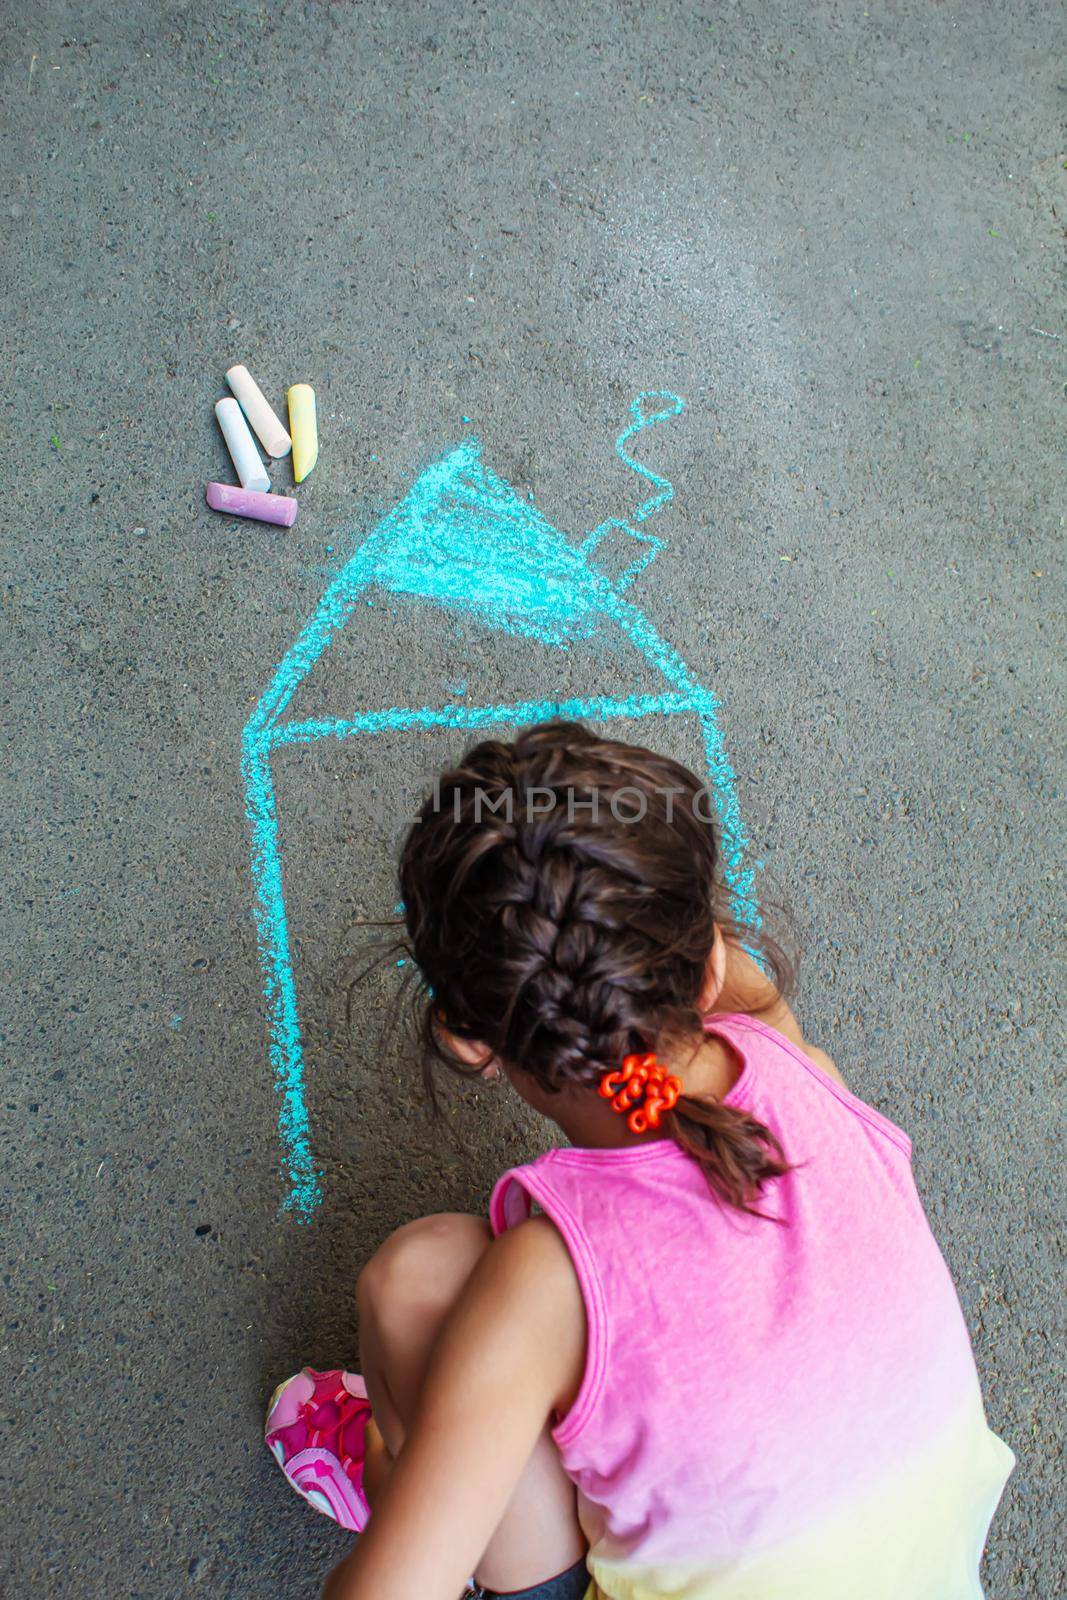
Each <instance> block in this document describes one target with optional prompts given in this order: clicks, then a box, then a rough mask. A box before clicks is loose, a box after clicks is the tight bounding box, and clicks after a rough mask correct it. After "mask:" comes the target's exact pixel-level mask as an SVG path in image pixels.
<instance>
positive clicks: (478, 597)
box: [242, 391, 759, 1221]
mask: <svg viewBox="0 0 1067 1600" xmlns="http://www.w3.org/2000/svg"><path fill="white" fill-rule="evenodd" d="M657 405H658V409H649V408H650V407H656V406H657ZM683 408H684V402H683V401H682V400H680V399H679V398H678V396H676V395H672V394H668V393H663V392H655V391H652V392H648V391H646V392H644V393H642V394H640V395H638V396H637V397H636V398H635V399H634V400H633V401H632V402H631V407H630V410H631V413H632V415H633V417H634V421H633V423H632V424H631V425H630V426H629V427H628V428H627V429H626V430H625V431H624V432H623V433H622V434H620V436H619V438H618V439H617V441H616V445H615V448H616V451H617V452H618V454H619V455H620V457H621V458H622V460H623V461H624V462H625V463H626V464H627V465H628V466H630V467H632V468H633V470H634V471H635V472H637V473H639V474H641V475H642V476H643V477H644V478H646V479H647V480H648V481H649V482H650V483H651V484H652V485H653V486H654V489H655V492H654V493H653V494H652V496H651V497H650V498H649V499H647V500H646V501H644V503H643V504H642V505H640V506H639V507H638V508H637V509H636V511H635V512H634V513H633V517H632V520H630V521H627V520H622V519H618V518H610V519H608V520H607V521H605V522H602V523H600V524H599V525H598V526H597V527H596V528H594V529H593V531H592V532H590V533H588V534H587V535H586V536H585V538H584V539H583V540H581V541H580V542H572V540H570V539H569V538H567V537H566V536H565V535H564V534H562V533H561V532H559V531H558V530H557V529H556V528H554V527H553V526H552V525H551V523H549V522H548V521H547V520H546V519H545V518H544V517H543V516H542V515H541V514H540V512H539V511H538V510H537V509H536V507H535V506H533V505H531V504H530V503H529V502H528V501H526V500H524V499H522V498H521V497H520V495H519V494H518V493H517V492H516V491H515V490H514V489H513V488H511V487H510V486H509V485H508V484H507V483H505V482H504V481H502V480H501V479H500V478H498V477H497V476H496V475H495V474H494V473H493V472H492V471H490V469H489V468H488V467H486V466H485V464H484V463H483V461H482V459H481V447H480V445H479V443H478V441H477V439H475V438H467V439H465V440H464V441H463V442H462V443H461V444H459V445H457V446H456V447H455V448H454V449H452V450H450V451H448V452H447V453H446V454H445V455H443V456H442V457H440V458H439V459H438V460H436V461H434V462H433V463H432V464H431V465H429V466H428V467H426V469H425V470H424V471H423V472H422V473H421V474H420V475H419V476H418V478H417V479H416V480H415V482H414V483H413V485H412V487H411V489H410V491H409V492H408V494H407V495H406V496H405V497H404V499H403V500H402V501H401V502H400V503H399V504H398V505H396V506H395V507H394V509H393V510H392V511H390V512H389V513H388V514H387V515H386V516H385V517H383V519H382V520H381V521H380V522H379V523H378V525H377V526H376V527H375V528H374V530H373V532H371V534H370V535H369V537H367V538H366V539H365V540H364V542H363V543H362V544H361V545H360V546H359V547H358V548H357V549H356V551H355V553H354V554H353V555H352V557H351V558H350V559H349V560H348V561H347V563H346V564H345V565H344V567H342V569H341V570H340V571H339V572H338V573H337V575H336V577H334V579H333V580H332V582H331V583H330V584H329V586H328V588H327V589H326V591H325V593H324V594H323V596H322V599H321V600H320V602H319V604H318V607H317V609H316V610H315V612H314V614H313V616H312V617H311V618H310V619H309V620H308V622H307V623H306V624H305V626H304V628H303V629H302V630H301V632H300V634H299V635H298V637H297V639H296V641H295V642H294V644H293V645H292V647H291V648H290V650H289V651H288V652H287V654H286V655H285V657H284V658H283V660H282V661H281V662H280V663H279V665H278V666H277V668H276V669H275V671H274V673H273V675H272V677H271V680H270V684H269V686H268V688H267V689H266V691H265V693H264V694H263V696H262V697H261V699H260V701H259V703H258V705H257V706H256V708H255V710H254V712H253V713H252V716H251V717H250V718H249V720H248V723H247V725H246V727H245V730H244V736H243V750H242V771H243V776H244V782H245V791H246V802H247V811H248V817H249V821H250V824H251V830H252V875H253V880H254V885H255V896H256V898H255V917H256V923H257V930H258V937H259V950H260V958H261V962H262V968H263V975H264V991H265V997H266V1002H267V1008H268V1019H269V1028H270V1056H271V1063H272V1067H273V1071H274V1075H275V1083H276V1087H277V1090H278V1092H279V1095H280V1097H281V1106H280V1114H279V1131H280V1135H281V1140H282V1145H283V1151H284V1161H285V1167H286V1175H287V1180H288V1194H287V1197H286V1200H285V1207H286V1209H288V1210H290V1211H291V1212H293V1213H294V1214H295V1216H296V1217H297V1218H298V1219H299V1220H302V1221H306V1220H308V1219H309V1218H310V1217H311V1216H312V1214H313V1213H314V1211H315V1209H316V1208H317V1206H318V1205H319V1203H320V1201H321V1198H322V1189H321V1173H320V1172H319V1171H318V1170H317V1169H316V1167H315V1164H314V1159H313V1153H312V1141H311V1129H310V1123H309V1117H308V1112H307V1106H306V1102H305V1082H304V1079H305V1069H304V1051H303V1045H302V1037H301V1023H300V1011H299V1005H298V998H297V986H296V978H295V974H294V968H293V960H292V950H291V944H290V934H289V924H288V915H287V910H286V900H285V890H284V885H283V873H282V859H281V853H280V846H279V828H278V812H277V804H276V795H275V788H274V782H273V777H272V772H271V757H272V754H273V752H274V751H276V750H278V749H279V748H280V747H282V746H285V745H309V744H312V743H313V742H315V741H317V740H323V739H326V740H344V739H349V738H352V737H354V736H357V735H363V736H367V735H371V736H373V735H374V734H380V733H383V732H386V731H403V730H405V729H417V728H435V727H436V728H455V729H462V730H466V731H469V732H476V731H478V730H483V729H485V730H489V729H494V730H498V731H499V730H500V729H501V728H504V729H506V728H509V727H512V728H513V727H516V726H520V725H523V724H529V723H532V722H538V721H541V720H543V719H544V718H546V717H551V716H557V715H558V716H565V717H574V718H582V719H585V720H595V721H609V722H610V720H611V719H613V718H615V719H618V718H626V719H633V718H643V717H653V716H674V715H685V716H687V717H689V718H694V717H695V718H696V719H697V721H698V723H699V727H700V735H701V740H702V745H703V751H704V756H705V760H706V766H707V777H708V785H709V789H710V790H711V792H712V793H713V794H714V796H715V804H716V807H717V811H718V820H719V826H720V830H721V838H722V844H723V860H724V873H725V878H726V882H727V884H728V886H729V889H730V894H731V899H732V908H733V911H734V914H735V915H736V917H737V919H738V921H739V922H740V923H741V924H743V925H748V926H751V927H758V926H759V915H758V912H757V909H756V905H755V901H754V898H753V892H752V885H753V878H754V873H755V868H754V867H753V866H751V865H748V864H747V863H746V850H747V843H748V841H747V840H746V838H745V836H744V831H743V828H742V824H741V818H740V813H739V808H738V802H737V795H736V789H735V782H734V774H733V771H732V769H731V767H730V763H729V760H728V759H727V756H726V753H725V750H724V746H723V740H722V736H721V733H720V731H719V726H718V721H717V711H718V702H717V701H716V699H715V697H714V696H713V695H712V694H711V693H710V691H709V690H708V689H706V688H705V687H704V686H703V685H702V684H701V683H700V682H699V681H698V680H697V678H696V677H695V676H694V674H693V673H692V672H691V671H690V669H689V668H688V667H687V666H686V664H685V662H684V661H683V660H682V659H681V657H680V656H679V654H678V653H677V651H676V650H675V649H673V648H672V646H671V645H669V644H668V643H667V642H666V641H665V640H664V639H663V638H662V637H661V636H660V634H659V633H657V631H656V629H655V628H654V627H653V626H652V624H651V623H650V622H649V620H648V618H647V617H646V616H645V615H644V613H643V612H642V611H641V610H639V609H638V607H637V606H635V605H634V604H633V603H632V602H631V601H630V599H629V598H628V597H627V590H628V588H629V586H630V584H631V582H632V580H633V579H634V577H635V576H636V575H637V573H638V572H640V571H641V570H642V569H643V568H644V567H645V566H647V565H648V563H649V562H650V561H651V560H652V559H653V557H654V556H655V554H656V552H657V550H658V549H660V548H661V547H662V541H661V540H659V539H656V538H655V537H654V536H653V535H652V534H651V533H649V532H648V531H647V530H646V529H645V528H643V526H642V524H643V523H645V522H646V521H647V519H648V518H649V517H650V516H651V515H652V513H653V512H654V511H656V510H657V509H658V508H659V507H660V506H661V505H663V504H664V503H665V502H666V501H668V500H670V499H671V498H672V497H673V493H674V491H673V489H672V487H671V485H670V483H669V482H668V481H667V480H666V479H665V478H662V477H659V476H658V475H657V474H655V473H654V472H652V471H651V470H650V469H649V468H648V467H646V466H644V465H642V464H641V463H639V462H637V461H635V460H634V459H633V458H632V457H631V456H630V455H629V454H627V452H626V450H625V445H626V443H627V441H628V440H629V439H631V438H632V437H633V435H635V434H636V433H638V432H640V431H641V430H642V429H644V428H647V427H649V426H651V425H652V424H654V423H657V422H662V421H665V420H666V419H668V418H669V417H672V416H677V415H679V414H680V413H681V411H682V410H683ZM620 539H621V540H622V541H624V542H627V541H632V543H631V544H630V549H631V550H632V552H633V559H632V560H631V562H630V564H629V565H628V566H627V567H626V568H625V570H623V571H622V572H621V574H620V575H618V576H612V575H610V574H609V572H608V570H607V568H606V565H605V563H604V562H603V561H602V560H599V559H598V558H599V557H600V556H601V555H602V553H603V551H602V549H601V548H598V547H604V541H605V540H608V541H609V542H615V544H616V545H617V544H618V542H619V541H620ZM604 548H606V547H604ZM369 586H375V590H376V592H380V591H385V592H386V593H387V594H392V595H399V596H408V597H415V598H417V599H420V600H421V601H423V602H429V603H430V604H431V605H433V606H436V607H442V608H445V609H446V610H448V611H450V612H453V613H460V614H462V615H464V616H465V617H466V618H467V619H468V620H470V621H473V622H474V623H476V624H477V625H478V626H479V627H481V628H485V629H489V630H492V631H496V632H498V633H507V634H510V635H511V636H512V639H514V638H516V637H517V638H519V639H520V640H529V641H531V642H533V641H537V642H538V644H539V645H540V646H542V647H543V646H546V645H547V646H549V647H552V648H554V649H560V650H568V649H571V648H572V647H573V645H574V643H575V641H576V640H584V641H587V642H592V643H593V644H595V643H596V639H597V636H598V634H599V633H600V632H602V631H604V630H606V629H609V628H614V629H617V630H621V633H622V634H623V635H624V636H626V638H627V639H628V640H629V641H630V643H631V644H632V645H633V646H634V647H635V648H636V650H637V651H638V652H640V654H641V656H642V657H643V658H644V662H645V663H647V666H648V668H649V669H650V670H651V673H652V676H653V679H654V682H655V692H652V693H639V694H623V695H610V694H609V695H604V694H601V695H580V694H579V695H574V696H570V697H568V698H563V699H557V700H545V699H542V698H529V699H523V698H519V699H512V700H508V701H504V702H500V703H484V704H467V703H458V701H456V700H455V699H453V700H448V699H446V700H445V701H443V703H441V704H439V705H403V704H398V705H395V706H391V707H388V708H386V709H382V708H376V709H373V710H363V711H357V712H356V713H355V714H353V715H352V716H350V717H344V718H336V717H326V718H323V717H317V718H310V719H309V718H303V719H300V718H294V717H293V716H292V715H291V713H290V705H291V702H292V700H293V696H294V694H295V692H296V690H297V689H298V687H299V686H300V685H301V683H303V682H304V680H305V679H306V678H307V676H308V674H309V673H310V672H311V670H312V668H313V667H314V665H315V663H316V662H317V661H318V660H319V659H320V658H321V657H322V655H323V654H324V652H325V651H327V650H328V649H329V648H330V646H331V645H332V644H333V643H334V642H335V640H336V639H337V637H338V634H339V633H340V631H341V630H342V629H343V628H344V627H345V626H346V624H347V623H348V622H349V621H350V620H351V618H352V617H353V614H354V613H355V610H356V607H357V605H358V604H359V602H360V599H361V596H363V595H364V594H365V591H367V589H368V587H369ZM365 603H368V602H365Z"/></svg>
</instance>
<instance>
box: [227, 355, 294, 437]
mask: <svg viewBox="0 0 1067 1600" xmlns="http://www.w3.org/2000/svg"><path fill="white" fill-rule="evenodd" d="M226 382H227V383H228V384H229V386H230V388H231V389H232V390H233V392H234V394H235V395H236V396H237V398H238V400H240V402H241V410H242V411H243V412H244V414H245V416H246V417H247V418H248V420H249V422H250V423H251V424H252V426H253V428H254V429H255V430H256V433H257V435H258V437H259V442H260V444H261V445H262V446H263V448H264V450H265V451H266V452H267V454H268V455H269V456H287V455H288V454H289V451H290V449H291V448H292V442H293V441H292V440H291V439H290V437H289V435H288V434H287V433H286V431H285V429H284V428H283V427H282V425H281V423H280V422H279V421H278V418H277V417H276V416H275V414H274V412H273V411H272V410H271V408H270V406H269V405H268V403H267V397H266V395H265V394H264V393H263V390H262V389H261V388H260V387H259V384H258V383H257V382H256V380H255V378H253V377H252V376H251V374H250V373H249V371H248V368H247V367H242V366H236V367H231V368H230V370H229V371H228V372H227V374H226Z"/></svg>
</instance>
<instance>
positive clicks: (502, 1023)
mask: <svg viewBox="0 0 1067 1600" xmlns="http://www.w3.org/2000/svg"><path fill="white" fill-rule="evenodd" d="M712 809H713V808H712V806H711V802H710V797H709V794H708V792H707V790H706V788H705V786H704V785H702V783H701V782H700V780H699V779H698V778H697V777H696V776H695V775H694V774H693V773H692V772H690V771H689V770H688V769H687V768H685V767H683V766H681V765H680V764H679V763H678V762H676V761H673V760H671V759H670V758H669V757H667V756H661V755H656V754H655V753H654V752H652V751H651V750H646V749H644V748H642V747H641V746H638V745H631V744H623V743H621V742H619V741H616V740H612V739H604V738H600V737H599V736H597V735H596V734H594V733H592V732H590V731H589V730H588V729H586V728H585V727H583V726H582V725H581V724H579V723H575V722H564V721H551V722H545V723H540V724H538V725H536V726H534V727H531V728H528V729H527V730H525V731H524V732H522V733H520V735H519V736H518V738H516V739H515V740H514V741H513V742H511V743H504V742H502V741H500V740H496V739H489V740H485V741H483V742H482V743H480V744H477V745H475V746H473V747H472V748H471V749H470V750H468V751H467V753H466V754H465V756H464V757H463V759H462V761H461V762H460V764H459V765H458V766H456V767H454V768H452V769H451V770H450V771H448V772H445V773H444V774H442V775H441V777H440V778H439V779H438V780H437V782H436V783H435V785H434V793H433V795H432V796H431V797H430V798H428V799H427V800H426V802H425V803H424V804H423V806H422V808H421V810H420V812H419V816H418V819H417V821H416V822H415V823H413V825H412V827H411V828H410V830H409V832H408V835H407V838H406V840H405V842H404V846H403V850H402V853H401V860H400V888H401V894H402V896H403V902H404V916H405V920H406V925H407V931H408V937H409V941H410V943H409V946H408V947H407V948H409V951H410V954H411V956H412V957H413V958H414V962H415V964H416V965H417V967H418V969H419V972H420V973H421V975H422V982H423V994H424V996H425V999H424V1003H423V1005H422V1007H421V1035H422V1042H423V1047H424V1052H423V1054H424V1069H425V1072H426V1075H427V1081H428V1082H431V1076H430V1075H431V1072H432V1067H433V1064H434V1062H435V1061H444V1062H446V1063H447V1064H448V1065H449V1066H452V1067H454V1068H455V1069H456V1070H459V1071H464V1070H466V1071H467V1072H476V1071H478V1070H479V1069H478V1068H477V1067H474V1068H470V1067H468V1068H466V1069H465V1068H464V1067H463V1065H462V1063H460V1062H459V1061H458V1060H457V1059H456V1057H455V1055H454V1054H453V1053H451V1052H450V1051H449V1050H448V1048H447V1046H446V1044H445V1043H444V1042H443V1041H442V1039H441V1036H440V1034H439V1032H438V1029H437V1027H436V1026H435V1022H436V1020H437V1019H438V1018H443V1019H444V1020H445V1022H446V1025H447V1028H448V1030H449V1032H450V1033H452V1034H453V1035H455V1036H456V1037H458V1038H461V1039H467V1040H478V1041H481V1042H483V1043H484V1044H485V1045H486V1046H487V1048H488V1050H489V1052H490V1054H491V1055H495V1056H497V1057H499V1058H500V1059H501V1060H503V1061H505V1062H507V1063H508V1064H509V1065H511V1066H514V1067H516V1068H518V1069H520V1070H521V1071H523V1072H525V1073H528V1074H529V1075H530V1076H531V1077H533V1078H534V1079H535V1080H536V1082H537V1083H538V1084H539V1085H540V1086H541V1087H542V1088H544V1089H545V1090H548V1091H558V1090H559V1089H561V1088H563V1087H564V1085H568V1084H587V1085H589V1086H590V1087H593V1086H595V1085H596V1084H598V1082H599V1079H600V1075H601V1073H603V1072H604V1071H605V1070H607V1069H609V1068H614V1067H617V1066H618V1065H619V1063H620V1062H621V1060H622V1058H623V1056H625V1055H627V1054H628V1053H630V1052H631V1051H638V1052H640V1051H644V1050H653V1049H656V1048H657V1045H658V1044H660V1042H661V1041H662V1040H664V1039H665V1038H668V1039H677V1038H682V1037H685V1036H687V1035H693V1036H695V1035H697V1034H699V1032H700V1030H701V1023H702V1018H701V1015H700V1012H699V1009H698V1004H697V1002H698V1000H699V997H700V994H701V992H702V990H703V987H704V983H705V980H706V976H707V968H708V962H709V960H710V957H711V951H712V946H713V942H714V934H715V924H716V923H717V924H718V925H719V927H720V928H721V929H722V931H723V935H724V937H725V938H726V939H727V941H728V942H733V943H736V944H743V945H744V946H745V947H746V948H747V949H749V950H753V951H756V952H757V953H758V955H759V957H760V961H761V965H762V966H763V967H764V970H765V971H767V972H768V974H769V977H770V978H771V980H772V981H773V982H774V984H775V987H776V988H777V989H778V990H779V991H780V992H781V991H784V990H785V989H787V988H788V986H789V983H790V981H791V971H790V967H789V963H788V962H787V960H786V958H785V956H784V955H783V953H782V951H781V950H780V948H779V947H778V945H777V944H776V943H775V942H774V941H773V940H771V939H769V938H768V937H766V936H762V937H760V936H757V935H756V934H755V933H754V931H753V930H752V929H751V928H744V929H742V928H741V927H740V926H739V925H738V924H737V922H736V921H735V919H734V917H733V915H732V914H731V910H730V906H729V900H728V894H727V891H726V888H725V887H724V885H723V883H722V880H721V878H720V874H719V870H718V868H719V848H718V842H717V838H716V830H715V825H714V823H713V821H712V820H711V818H712ZM487 1059H488V1058H487ZM431 1088H432V1084H431ZM664 1123H665V1126H666V1127H667V1129H668V1131H669V1133H670V1134H671V1136H672V1137H673V1138H674V1139H675V1140H676V1141H677V1142H678V1144H679V1145H681V1147H682V1148H683V1149H684V1150H686V1151H687V1152H688V1153H689V1154H690V1155H692V1156H694V1157H695V1158H696V1160H698V1161H699V1162H700V1164H701V1166H702V1167H703V1169H704V1174H705V1176H706V1178H707V1181H708V1185H709V1187H710V1189H711V1190H712V1192H713V1193H714V1194H715V1195H717V1196H718V1197H719V1198H720V1199H722V1200H724V1201H726V1202H727V1203H729V1204H730V1205H733V1206H736V1207H738V1208H740V1209H741V1210H744V1211H748V1212H753V1213H754V1214H757V1215H761V1214H762V1213H758V1212H755V1209H754V1207H753V1205H752V1202H753V1200H754V1199H756V1198H757V1197H758V1196H759V1194H760V1191H761V1188H762V1186H763V1184H764V1183H766V1182H767V1181H768V1180H769V1179H771V1178H774V1177H778V1176H780V1175H781V1174H782V1173H784V1172H786V1171H788V1170H789V1166H788V1163H787V1162H786V1160H785V1157H784V1153H783V1151H782V1148H781V1145H780V1144H779V1143H778V1140H777V1139H776V1138H775V1136H774V1134H773V1133H772V1132H771V1131H770V1129H769V1128H767V1127H765V1126H764V1124H763V1123H761V1122H759V1121H758V1120H757V1119H756V1118H755V1117H753V1116H751V1115H750V1114H749V1113H748V1112H746V1111H743V1110H740V1109H737V1108H735V1107H732V1106H727V1105H723V1104H721V1103H720V1102H718V1101H714V1100H710V1099H703V1098H696V1097H694V1096H683V1097H682V1098H681V1099H680V1100H679V1101H678V1105H677V1107H676V1108H675V1110H674V1111H672V1112H670V1113H668V1114H667V1116H666V1117H665V1119H664Z"/></svg>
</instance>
